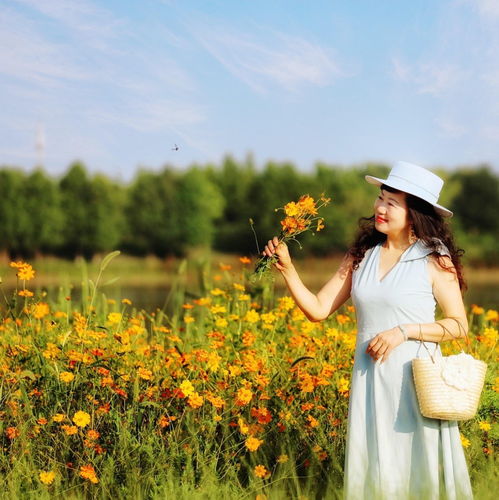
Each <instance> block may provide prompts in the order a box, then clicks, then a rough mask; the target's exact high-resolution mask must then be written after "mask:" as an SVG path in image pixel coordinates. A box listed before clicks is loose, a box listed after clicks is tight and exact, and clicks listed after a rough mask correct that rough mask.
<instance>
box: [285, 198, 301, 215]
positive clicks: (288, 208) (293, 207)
mask: <svg viewBox="0 0 499 500" xmlns="http://www.w3.org/2000/svg"><path fill="white" fill-rule="evenodd" d="M284 212H285V214H286V215H288V216H289V217H294V216H295V215H298V214H299V213H300V207H299V206H298V205H297V204H296V203H295V202H294V201H290V202H289V203H287V204H286V205H284Z"/></svg>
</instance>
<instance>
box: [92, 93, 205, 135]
mask: <svg viewBox="0 0 499 500" xmlns="http://www.w3.org/2000/svg"><path fill="white" fill-rule="evenodd" d="M86 114H87V115H88V116H89V117H90V118H93V119H97V120H99V121H101V122H109V123H117V124H119V125H122V126H126V127H128V128H131V129H134V130H137V131H139V132H154V131H158V130H162V129H171V128H173V127H177V126H179V125H192V124H196V123H200V122H202V121H204V120H205V115H204V114H203V113H202V112H201V111H200V109H199V107H198V106H189V105H188V104H185V103H184V104H182V103H180V102H178V101H173V100H171V101H169V100H155V99H151V98H145V97H144V98H143V99H141V100H136V101H134V102H128V103H127V102H123V103H122V104H121V105H120V106H119V107H117V108H115V109H112V108H108V109H105V110H103V109H98V108H95V109H91V110H89V111H87V113H86Z"/></svg>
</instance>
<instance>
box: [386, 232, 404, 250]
mask: <svg viewBox="0 0 499 500" xmlns="http://www.w3.org/2000/svg"><path fill="white" fill-rule="evenodd" d="M410 246H411V242H410V241H409V234H408V233H406V232H404V233H399V234H398V235H389V234H388V235H387V236H386V240H385V242H384V243H383V247H384V248H386V249H387V250H394V251H404V250H407V248H409V247H410Z"/></svg>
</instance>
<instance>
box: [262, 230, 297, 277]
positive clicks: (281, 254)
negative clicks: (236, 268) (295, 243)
mask: <svg viewBox="0 0 499 500" xmlns="http://www.w3.org/2000/svg"><path fill="white" fill-rule="evenodd" d="M262 254H263V255H265V256H267V257H269V258H270V257H272V256H273V255H275V256H276V257H277V258H278V260H277V261H275V262H274V265H275V267H276V269H277V270H279V271H281V272H283V271H285V270H286V269H289V268H290V267H291V266H292V263H291V257H290V255H289V250H288V245H286V243H284V241H281V242H280V241H279V238H277V236H274V237H273V238H272V239H271V240H269V241H268V243H267V244H266V245H265V249H264V250H263V252H262Z"/></svg>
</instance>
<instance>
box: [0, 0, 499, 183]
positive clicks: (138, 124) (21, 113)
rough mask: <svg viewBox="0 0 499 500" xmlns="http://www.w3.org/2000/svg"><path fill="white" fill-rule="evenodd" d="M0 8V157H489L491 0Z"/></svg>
mask: <svg viewBox="0 0 499 500" xmlns="http://www.w3.org/2000/svg"><path fill="white" fill-rule="evenodd" d="M0 24H1V26H2V30H0V46H1V47H2V50H1V51H0V109H1V110H2V112H1V113H0V123H1V130H2V134H0V165H13V166H20V167H23V168H26V169H31V168H32V167H33V166H34V165H35V164H36V162H37V158H43V164H44V166H45V168H46V170H47V171H48V172H50V173H52V174H59V173H62V172H64V171H65V170H66V169H67V167H68V165H69V164H70V163H71V162H72V161H73V160H75V159H79V160H81V161H83V162H84V163H85V164H86V165H87V166H88V167H89V169H90V170H91V171H101V172H105V173H107V174H108V175H110V176H113V177H116V178H123V179H125V180H126V179H130V178H132V177H133V175H134V172H135V171H136V170H137V168H138V167H139V166H145V167H149V168H153V169H159V168H161V167H162V166H163V165H165V164H167V163H169V164H172V165H175V166H177V167H186V166H188V165H190V164H192V163H193V162H198V163H201V164H205V163H207V162H214V163H220V161H221V159H222V158H223V156H224V155H225V154H232V155H233V156H235V157H236V158H238V159H244V158H245V157H246V155H247V154H248V153H250V152H251V153H252V154H253V156H254V159H255V161H256V163H257V165H263V164H264V163H265V162H266V161H268V160H275V161H287V160H289V161H292V162H294V163H295V164H296V165H297V166H298V167H299V168H300V169H302V170H309V169H311V168H313V165H314V164H315V162H317V161H324V162H327V163H332V164H342V165H352V164H355V163H360V162H365V161H383V162H388V163H390V162H393V161H396V160H398V159H404V160H407V161H412V162H415V163H419V164H421V165H424V166H427V167H434V166H443V167H449V168H452V167H455V166H459V165H464V164H473V165H475V164H478V163H481V162H488V163H490V164H491V165H492V166H493V167H494V168H495V169H496V170H498V169H499V1H498V0H446V1H444V0H418V1H415V2H408V1H401V0H387V1H384V0H379V1H377V2H374V1H372V0H356V1H353V0H342V1H321V0H317V1H312V0H309V1H305V0H278V1H277V0H276V1H271V0H261V1H260V0H251V1H250V0H237V1H236V0H233V1H229V0H225V1H221V0H218V1H217V0H211V1H191V0H181V1H175V0H170V1H167V0H141V1H127V0H106V1H103V0H101V1H97V0H43V1H40V0H4V1H2V2H1V4H0ZM37 137H38V139H37ZM37 140H38V142H39V143H42V144H43V156H40V155H41V153H40V152H38V153H37V151H36V147H35V145H36V142H37ZM174 144H177V145H178V146H179V150H178V151H173V150H172V148H173V146H174ZM40 151H41V149H40Z"/></svg>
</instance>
